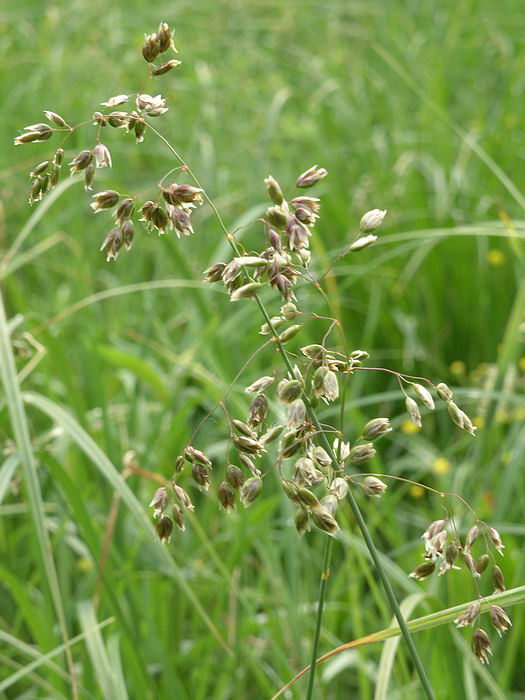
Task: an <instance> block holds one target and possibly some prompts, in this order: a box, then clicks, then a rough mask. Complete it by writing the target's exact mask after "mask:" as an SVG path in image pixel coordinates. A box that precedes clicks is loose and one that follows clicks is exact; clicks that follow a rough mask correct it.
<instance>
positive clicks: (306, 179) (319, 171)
mask: <svg viewBox="0 0 525 700" xmlns="http://www.w3.org/2000/svg"><path fill="white" fill-rule="evenodd" d="M327 175H328V172H327V171H326V170H325V169H324V168H318V167H317V165H312V167H311V168H308V170H305V171H304V173H301V174H300V175H299V177H298V178H297V180H296V182H295V186H296V187H301V188H304V187H311V186H312V185H315V184H316V183H317V182H319V180H322V179H323V177H326V176H327Z"/></svg>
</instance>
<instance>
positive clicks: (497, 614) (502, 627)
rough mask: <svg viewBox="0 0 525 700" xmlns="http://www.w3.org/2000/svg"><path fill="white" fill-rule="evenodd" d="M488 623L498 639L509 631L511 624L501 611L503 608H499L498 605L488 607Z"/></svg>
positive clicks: (503, 611)
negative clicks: (489, 622) (490, 623)
mask: <svg viewBox="0 0 525 700" xmlns="http://www.w3.org/2000/svg"><path fill="white" fill-rule="evenodd" d="M490 621H491V622H492V625H493V627H494V629H495V630H496V632H497V633H498V634H499V636H500V637H501V636H502V635H503V633H504V632H506V631H507V630H508V629H509V627H512V622H511V621H510V618H509V616H508V615H507V613H506V612H505V610H503V608H500V607H499V605H491V606H490Z"/></svg>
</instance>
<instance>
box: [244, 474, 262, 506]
mask: <svg viewBox="0 0 525 700" xmlns="http://www.w3.org/2000/svg"><path fill="white" fill-rule="evenodd" d="M261 490H262V479H261V478H260V477H257V476H254V477H252V478H251V479H247V480H246V481H245V482H244V484H243V485H242V486H241V490H240V498H241V503H242V504H243V506H244V507H245V508H248V506H251V504H252V503H253V502H254V501H255V499H256V498H257V497H258V496H259V494H260V493H261Z"/></svg>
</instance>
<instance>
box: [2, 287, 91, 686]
mask: <svg viewBox="0 0 525 700" xmlns="http://www.w3.org/2000/svg"><path fill="white" fill-rule="evenodd" d="M0 375H1V377H2V383H3V385H4V391H5V395H6V401H7V407H8V410H9V418H10V421H11V426H12V428H13V434H14V438H15V442H16V444H17V446H18V449H19V451H20V461H21V463H22V469H23V473H24V479H25V484H26V488H27V491H28V497H29V507H30V510H31V517H32V521H33V526H34V531H35V535H36V541H37V543H38V552H39V559H40V568H41V577H42V579H43V581H42V582H43V583H44V582H45V585H46V587H47V588H48V590H49V593H50V595H51V600H52V601H53V607H54V609H55V614H56V616H57V621H58V625H59V629H60V634H61V636H62V639H63V641H64V650H65V654H66V661H67V665H68V669H69V674H70V676H71V691H72V696H73V698H77V697H78V688H77V683H76V675H75V667H74V663H73V657H72V655H71V650H70V648H69V642H68V632H67V624H66V616H65V612H64V604H63V602H62V593H61V591H60V586H59V582H58V576H57V571H56V568H55V561H54V559H53V554H52V549H51V542H50V540H49V536H48V532H47V529H46V524H45V516H44V505H43V499H42V493H41V491H40V483H39V480H38V474H37V465H36V461H35V458H34V455H33V448H32V445H31V436H30V434H29V425H28V422H27V416H26V414H25V409H24V402H23V399H22V393H21V390H20V385H19V383H18V376H17V371H16V364H15V358H14V355H13V348H12V346H11V338H10V335H9V330H8V326H7V317H6V313H5V308H4V300H3V295H2V294H0Z"/></svg>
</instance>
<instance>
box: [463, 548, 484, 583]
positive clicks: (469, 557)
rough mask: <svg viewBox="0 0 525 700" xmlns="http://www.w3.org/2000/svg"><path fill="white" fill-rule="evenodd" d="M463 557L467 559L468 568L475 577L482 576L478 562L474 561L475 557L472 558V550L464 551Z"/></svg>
mask: <svg viewBox="0 0 525 700" xmlns="http://www.w3.org/2000/svg"><path fill="white" fill-rule="evenodd" d="M463 559H464V560H465V564H466V565H467V568H468V570H469V571H470V573H471V574H472V576H474V578H481V574H480V573H479V571H478V570H477V568H476V564H475V562H474V559H473V558H472V555H471V554H470V552H467V551H464V552H463Z"/></svg>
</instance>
